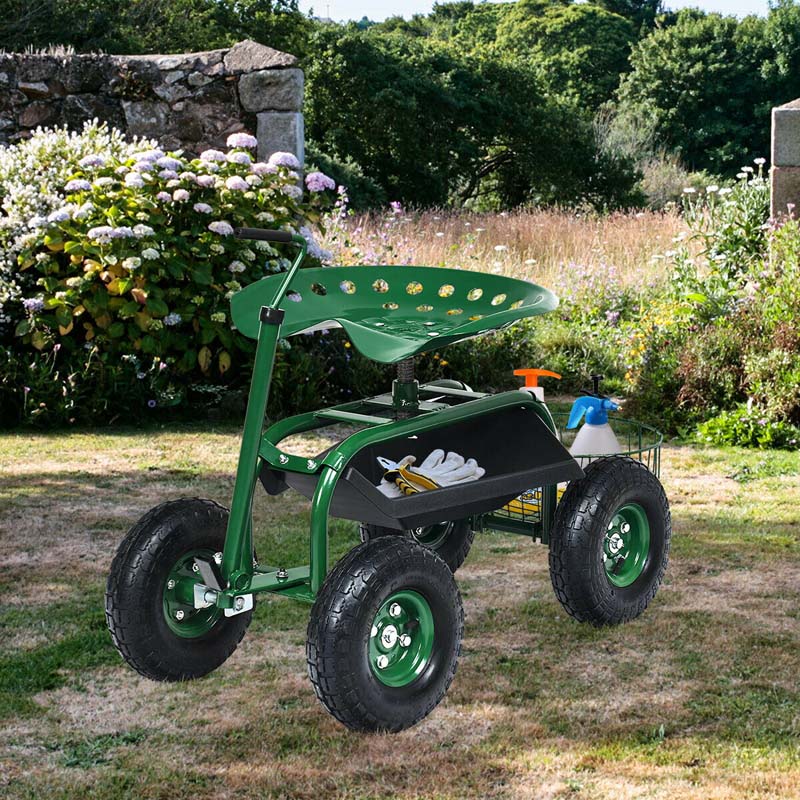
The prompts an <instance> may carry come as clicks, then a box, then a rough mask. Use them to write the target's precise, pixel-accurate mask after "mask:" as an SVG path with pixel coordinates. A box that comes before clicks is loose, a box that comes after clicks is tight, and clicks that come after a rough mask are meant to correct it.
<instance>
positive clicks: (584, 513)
mask: <svg viewBox="0 0 800 800" xmlns="http://www.w3.org/2000/svg"><path fill="white" fill-rule="evenodd" d="M584 472H585V477H584V478H582V479H581V480H578V481H573V482H572V483H570V484H569V486H568V487H567V490H566V492H565V493H564V496H563V497H562V499H561V502H560V503H559V504H558V508H557V511H556V517H555V521H554V524H553V532H552V535H551V539H550V556H549V563H550V579H551V582H552V584H553V590H554V592H555V595H556V597H557V598H558V601H559V603H561V605H562V606H563V608H564V610H565V611H566V612H567V613H568V614H569V615H570V616H571V617H573V618H575V619H576V620H578V621H579V622H588V623H590V624H592V625H595V626H597V627H602V626H603V625H618V624H621V623H624V622H630V621H631V620H633V619H635V618H636V617H638V616H639V615H640V614H642V613H643V612H644V611H645V609H646V608H647V606H648V605H649V604H650V602H651V601H652V600H653V598H654V597H655V596H656V594H657V592H658V589H659V587H660V585H661V582H662V580H663V578H664V573H665V572H666V569H667V565H668V562H669V547H670V539H671V533H672V528H671V516H670V510H669V502H668V500H667V496H666V494H665V493H664V489H663V487H662V486H661V483H660V482H659V480H658V478H656V476H655V475H654V474H653V473H652V472H651V471H650V470H649V469H648V468H647V467H646V466H645V465H644V464H642V463H641V462H639V461H636V460H634V459H632V458H629V457H627V456H611V457H608V458H602V459H598V460H597V461H593V462H591V463H590V464H589V465H588V466H587V467H586V468H585V470H584ZM621 486H622V487H627V488H629V489H634V490H639V491H642V492H650V493H652V494H653V496H654V497H656V498H657V503H658V507H659V513H660V514H661V515H663V520H664V523H665V531H664V538H665V544H664V548H663V553H662V555H661V558H660V563H659V564H658V565H657V566H656V568H655V572H654V575H653V577H652V578H651V580H650V582H649V584H648V586H647V588H646V590H645V591H642V592H640V593H639V594H638V596H637V597H635V598H634V599H632V600H631V601H630V602H626V603H620V602H619V599H618V596H617V594H618V593H616V592H615V591H614V589H613V587H612V588H611V589H609V586H610V584H608V582H607V580H606V579H605V576H604V575H603V574H601V572H602V570H601V571H598V570H593V569H591V566H590V565H591V563H592V559H593V558H594V557H595V552H594V541H593V540H594V536H595V535H596V533H595V531H594V526H596V524H597V523H596V520H597V518H598V516H603V515H606V514H607V515H611V514H613V512H614V511H615V510H616V508H617V507H618V505H617V504H616V501H615V499H614V498H615V497H616V496H618V492H619V488H620V487H621ZM603 581H605V583H603Z"/></svg>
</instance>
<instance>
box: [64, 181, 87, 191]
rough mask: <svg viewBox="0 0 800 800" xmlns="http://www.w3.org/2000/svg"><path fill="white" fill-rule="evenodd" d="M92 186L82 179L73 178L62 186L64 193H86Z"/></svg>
mask: <svg viewBox="0 0 800 800" xmlns="http://www.w3.org/2000/svg"><path fill="white" fill-rule="evenodd" d="M91 188H92V184H91V183H89V181H87V180H85V179H84V178H74V179H73V180H71V181H68V182H67V184H66V185H65V186H64V191H65V192H88V191H89V190H90V189H91Z"/></svg>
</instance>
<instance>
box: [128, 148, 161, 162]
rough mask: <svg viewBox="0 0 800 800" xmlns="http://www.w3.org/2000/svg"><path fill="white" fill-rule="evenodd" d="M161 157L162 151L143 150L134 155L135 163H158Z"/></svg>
mask: <svg viewBox="0 0 800 800" xmlns="http://www.w3.org/2000/svg"><path fill="white" fill-rule="evenodd" d="M163 157H164V151H163V150H145V151H144V152H142V153H136V155H135V156H134V158H135V159H136V160H137V161H158V159H159V158H163Z"/></svg>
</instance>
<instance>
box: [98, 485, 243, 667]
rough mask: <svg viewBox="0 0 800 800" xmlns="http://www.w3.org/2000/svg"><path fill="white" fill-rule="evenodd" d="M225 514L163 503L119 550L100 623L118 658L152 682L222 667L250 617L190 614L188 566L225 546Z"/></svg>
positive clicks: (214, 611) (206, 505)
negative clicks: (109, 636) (119, 656)
mask: <svg viewBox="0 0 800 800" xmlns="http://www.w3.org/2000/svg"><path fill="white" fill-rule="evenodd" d="M227 524H228V511H227V509H225V508H223V507H222V506H220V505H217V504H216V503H213V502H211V501H210V500H199V499H186V500H175V501H172V502H169V503H163V504H162V505H160V506H157V507H156V508H154V509H152V510H151V511H149V512H148V513H147V514H145V515H144V516H143V517H142V518H141V519H140V520H139V522H137V523H136V525H134V526H133V528H131V530H130V531H129V533H128V535H127V536H126V537H125V539H123V541H122V543H121V544H120V546H119V549H118V551H117V554H116V556H115V557H114V561H113V562H112V564H111V572H110V573H109V576H108V584H107V587H106V621H107V623H108V628H109V630H110V631H111V637H112V639H113V640H114V645H115V646H116V648H117V650H118V651H119V653H120V655H121V656H122V657H123V658H124V659H125V661H127V662H128V664H129V665H130V666H131V667H133V668H134V669H135V670H136V671H137V672H139V673H140V674H142V675H144V676H145V677H147V678H151V679H153V680H157V681H180V680H188V679H190V678H199V677H202V676H203V675H207V674H208V673H209V672H212V671H213V670H215V669H216V668H217V667H219V666H220V665H221V664H223V663H224V662H225V661H226V660H227V659H228V658H229V657H230V655H231V654H232V653H233V651H234V650H235V649H236V647H237V646H238V644H239V642H240V641H241V640H242V637H243V636H244V634H245V631H246V630H247V626H248V625H249V624H250V619H251V617H252V613H253V612H252V611H246V612H244V613H242V614H237V615H235V616H232V617H226V616H225V615H224V612H223V611H222V610H221V609H219V608H217V607H215V606H209V607H207V608H195V607H194V602H193V587H194V585H195V584H199V583H201V579H200V576H199V575H198V574H197V572H196V569H195V559H196V558H197V559H201V560H203V561H207V562H209V563H212V562H213V561H214V560H215V556H217V558H219V556H218V554H220V553H221V552H222V549H223V547H224V545H225V532H226V528H227Z"/></svg>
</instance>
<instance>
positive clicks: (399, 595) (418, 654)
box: [369, 590, 434, 686]
mask: <svg viewBox="0 0 800 800" xmlns="http://www.w3.org/2000/svg"><path fill="white" fill-rule="evenodd" d="M433 632H434V626H433V612H432V611H431V607H430V606H429V605H428V601H427V600H426V599H425V598H424V597H423V596H422V595H421V594H419V593H417V592H414V591H411V590H406V591H401V592H395V593H394V594H393V595H391V597H389V598H388V599H387V600H386V601H385V602H384V604H383V605H382V606H381V607H380V608H379V609H378V613H377V614H376V615H375V619H374V620H373V622H372V629H371V631H370V637H369V665H370V667H371V668H372V672H373V674H374V675H375V677H376V678H377V679H378V680H379V681H380V682H381V683H383V684H386V686H407V685H408V684H409V683H412V682H413V681H415V680H416V679H417V678H418V677H419V676H420V675H421V674H422V673H423V672H424V670H425V668H426V667H427V666H428V663H429V662H430V660H431V653H432V652H433Z"/></svg>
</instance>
